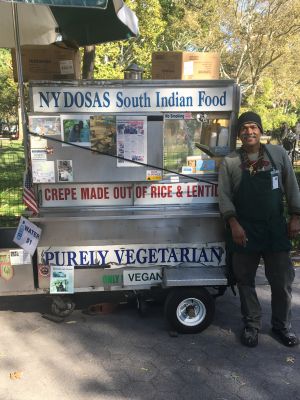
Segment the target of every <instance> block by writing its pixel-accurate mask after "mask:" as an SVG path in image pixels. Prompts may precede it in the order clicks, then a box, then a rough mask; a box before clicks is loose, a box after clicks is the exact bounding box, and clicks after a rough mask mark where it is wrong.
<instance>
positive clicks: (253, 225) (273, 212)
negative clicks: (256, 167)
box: [227, 147, 291, 253]
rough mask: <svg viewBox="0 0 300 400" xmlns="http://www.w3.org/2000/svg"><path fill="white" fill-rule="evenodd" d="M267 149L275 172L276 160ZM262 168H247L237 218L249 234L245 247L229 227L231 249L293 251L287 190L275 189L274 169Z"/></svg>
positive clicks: (236, 197) (236, 198)
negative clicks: (285, 206) (285, 205)
mask: <svg viewBox="0 0 300 400" xmlns="http://www.w3.org/2000/svg"><path fill="white" fill-rule="evenodd" d="M264 151H265V152H266V153H267V155H268V157H269V159H270V161H271V164H272V170H271V171H273V172H275V171H276V166H275V163H274V161H273V159H272V157H271V155H270V153H269V152H268V151H267V149H266V148H265V147H264ZM271 171H260V172H257V173H256V174H255V175H250V172H249V171H248V170H246V169H243V172H242V179H241V184H240V186H239V188H238V190H237V192H236V193H235V195H234V198H233V204H234V205H235V207H236V212H237V220H238V222H239V223H240V225H241V226H242V227H243V228H244V230H245V232H246V236H247V239H248V241H247V244H246V246H245V247H243V246H239V245H238V244H236V243H234V242H233V239H232V235H231V229H230V227H229V226H228V227H227V249H228V250H229V251H230V252H236V253H254V252H268V251H269V252H280V251H289V250H290V249H291V242H290V240H289V239H288V232H287V224H286V220H285V217H284V216H283V193H282V190H281V188H280V187H278V188H277V189H272V175H271V174H272V172H271Z"/></svg>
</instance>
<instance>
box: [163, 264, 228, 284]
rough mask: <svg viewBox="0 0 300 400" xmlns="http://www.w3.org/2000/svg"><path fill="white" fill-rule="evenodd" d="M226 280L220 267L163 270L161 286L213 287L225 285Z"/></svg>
mask: <svg viewBox="0 0 300 400" xmlns="http://www.w3.org/2000/svg"><path fill="white" fill-rule="evenodd" d="M226 284H227V279H226V277H225V274H224V269H223V268H221V267H211V268H210V267H208V268H207V267H199V266H195V267H190V266H189V267H184V266H183V265H182V266H181V267H180V268H178V267H173V268H164V269H163V286H164V287H173V286H215V285H226Z"/></svg>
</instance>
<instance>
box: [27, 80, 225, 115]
mask: <svg viewBox="0 0 300 400" xmlns="http://www.w3.org/2000/svg"><path fill="white" fill-rule="evenodd" d="M32 95H33V111H34V112H38V113H49V112H55V113H65V112H87V113H99V112H101V113H136V112H143V113H148V112H170V111H172V112H176V111H179V112H191V111H199V112H200V111H231V110H232V109H233V87H232V86H228V87H224V86H223V87H199V88H193V87H192V88H191V87H190V88H186V87H184V88H182V87H177V88H176V87H160V86H157V87H149V86H144V87H142V86H137V87H130V88H128V87H127V88H122V87H120V88H111V87H95V86H91V87H88V86H84V87H63V86H47V87H46V86H40V87H39V86H37V87H33V88H32Z"/></svg>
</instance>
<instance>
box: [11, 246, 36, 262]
mask: <svg viewBox="0 0 300 400" xmlns="http://www.w3.org/2000/svg"><path fill="white" fill-rule="evenodd" d="M9 254H10V262H11V265H23V264H31V257H30V254H29V253H27V252H26V251H24V250H22V249H14V250H9Z"/></svg>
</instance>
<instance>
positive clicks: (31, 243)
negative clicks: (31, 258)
mask: <svg viewBox="0 0 300 400" xmlns="http://www.w3.org/2000/svg"><path fill="white" fill-rule="evenodd" d="M41 232H42V230H41V229H40V228H39V227H38V226H36V225H34V224H33V223H32V222H30V221H28V219H26V218H24V217H21V218H20V222H19V226H18V228H17V231H16V234H15V237H14V239H13V241H14V242H15V243H16V244H17V245H18V246H20V247H22V249H24V250H25V251H26V252H27V253H29V254H31V255H33V254H34V252H35V249H36V247H37V245H38V243H39V240H40V237H41Z"/></svg>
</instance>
